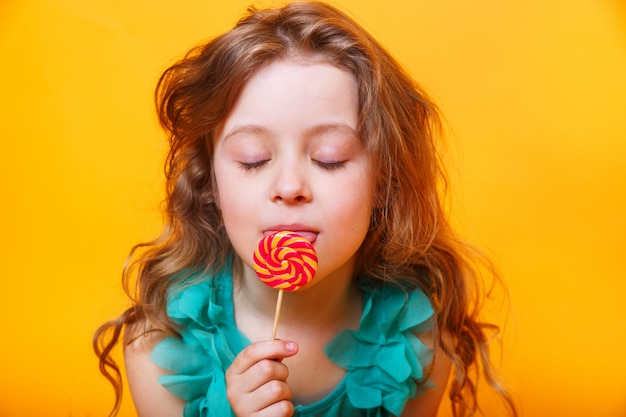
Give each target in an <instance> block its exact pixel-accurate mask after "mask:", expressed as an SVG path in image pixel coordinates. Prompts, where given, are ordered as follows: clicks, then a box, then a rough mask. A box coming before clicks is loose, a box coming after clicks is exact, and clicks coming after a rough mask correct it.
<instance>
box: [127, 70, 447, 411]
mask: <svg viewBox="0 0 626 417" xmlns="http://www.w3.org/2000/svg"><path fill="white" fill-rule="evenodd" d="M357 89H358V85H357V82H356V80H355V78H354V76H353V75H352V74H351V73H350V72H348V71H345V70H343V69H340V68H337V67H335V66H332V65H330V64H327V63H324V62H321V61H319V60H315V59H312V58H291V59H289V60H279V61H275V62H273V63H270V64H269V65H268V66H267V67H265V68H263V69H261V70H260V71H259V72H258V73H257V74H256V75H255V76H254V77H252V78H251V79H250V81H248V83H247V84H246V86H245V87H244V89H243V91H242V93H241V95H240V97H239V99H238V101H237V103H236V105H235V107H234V108H233V110H232V111H231V113H230V114H229V116H228V117H227V119H226V120H225V121H224V123H223V125H222V126H221V129H220V130H219V132H218V134H217V136H216V140H215V143H214V161H213V162H214V169H215V178H216V183H217V188H218V196H219V197H218V204H219V206H220V209H221V212H222V215H223V221H224V226H225V228H226V231H227V233H228V236H229V239H230V240H231V242H232V244H233V247H234V248H235V251H236V253H237V254H238V256H239V258H240V260H241V262H242V268H241V270H242V272H241V276H238V277H236V279H235V282H236V283H237V285H236V288H235V292H234V294H233V299H234V303H235V305H234V307H235V316H236V321H237V327H238V328H239V329H240V330H241V331H242V332H243V333H244V334H245V335H246V336H247V337H248V338H249V339H250V341H251V342H252V344H251V345H250V346H248V347H247V348H245V349H244V350H243V351H242V352H241V353H240V354H239V355H238V356H237V357H236V358H235V360H234V361H233V363H232V365H231V366H230V368H229V369H228V370H227V372H226V385H227V397H228V400H229V402H230V404H231V406H232V408H233V410H234V411H235V414H236V415H237V416H238V417H244V416H246V417H248V416H255V417H263V416H273V417H283V416H291V415H292V413H293V404H294V403H300V404H309V403H312V402H315V401H318V400H320V399H322V398H324V397H325V396H326V395H328V394H329V393H330V392H331V391H332V390H333V389H334V388H335V387H336V386H337V384H339V383H340V381H341V380H342V378H343V377H344V376H345V371H344V370H343V369H341V368H339V367H338V366H336V365H335V364H334V363H332V362H331V361H330V360H328V358H326V356H325V355H324V353H323V348H324V347H325V346H326V345H327V344H328V342H329V341H330V340H331V339H332V338H333V337H335V336H336V335H337V333H338V332H340V331H341V330H343V329H357V328H358V325H359V321H360V317H361V314H362V301H361V294H360V292H359V290H358V289H357V288H356V286H355V284H354V282H353V280H352V277H353V273H354V268H355V257H356V254H357V252H358V250H359V247H360V245H361V243H362V242H363V239H364V238H365V235H366V233H367V230H368V227H369V221H370V214H371V210H372V202H373V195H372V190H373V186H372V185H373V178H372V177H371V175H370V169H369V166H370V165H369V159H368V155H367V152H366V150H365V148H364V145H363V143H362V142H361V140H360V139H359V138H358V136H357V135H356V131H357V123H358V116H357V110H358V99H357V91H358V90H357ZM275 230H291V231H294V232H298V233H300V234H302V235H303V236H304V237H306V238H307V239H309V241H311V242H312V244H313V246H314V247H315V249H316V252H317V255H318V259H319V267H318V272H317V274H316V277H315V280H314V281H313V283H312V284H311V285H309V286H307V287H305V288H304V289H302V290H299V291H296V292H290V293H287V294H285V297H284V301H283V307H282V313H281V319H280V326H279V332H278V339H279V340H268V339H269V338H270V335H271V332H272V327H273V320H274V311H275V301H276V293H277V292H276V290H275V289H272V288H269V287H267V286H266V285H264V284H263V283H262V282H261V281H260V280H259V279H258V278H257V277H256V274H255V272H254V270H253V266H252V253H253V252H254V249H255V247H256V245H257V243H258V241H259V240H260V239H261V238H262V237H263V236H264V235H266V234H268V233H271V232H272V231H275ZM131 334H132V332H131ZM422 336H424V337H423V340H424V342H425V343H427V344H431V341H430V340H428V335H422ZM281 338H284V340H280V339H281ZM159 341H160V336H159V335H158V334H156V335H153V334H151V335H150V336H148V337H146V338H139V339H136V340H135V341H134V342H133V343H131V344H129V345H127V347H126V349H125V359H126V366H127V373H128V380H129V385H130V387H131V392H132V395H133V399H134V401H135V404H136V406H137V411H138V415H140V416H156V417H159V416H175V415H182V407H183V405H184V404H183V403H182V401H180V400H178V399H177V398H175V397H174V396H172V395H171V394H169V393H168V392H167V391H165V390H164V389H163V388H162V387H161V386H160V385H159V384H158V383H157V382H156V378H157V376H158V375H160V374H163V373H165V371H164V370H162V369H160V368H158V367H156V366H155V365H154V364H152V363H151V362H150V361H149V353H150V351H151V348H152V347H153V346H154V344H156V343H158V342H159ZM296 341H297V342H296ZM437 357H438V358H441V359H438V360H437V362H436V365H435V368H434V369H433V370H432V371H433V372H432V376H431V380H432V381H433V382H434V383H435V384H436V385H437V386H438V387H441V388H438V389H432V390H429V391H428V392H427V393H426V394H425V395H424V396H422V397H420V398H418V399H415V400H411V401H409V403H407V407H406V410H405V412H404V413H403V416H414V415H420V416H426V417H428V416H431V417H435V416H436V413H437V409H438V405H439V403H440V401H441V397H442V395H443V393H444V391H445V386H446V382H447V378H448V374H449V372H450V363H449V361H447V360H444V359H443V358H444V357H445V355H437ZM155 393H158V395H155Z"/></svg>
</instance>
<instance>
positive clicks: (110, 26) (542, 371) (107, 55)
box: [0, 0, 626, 417]
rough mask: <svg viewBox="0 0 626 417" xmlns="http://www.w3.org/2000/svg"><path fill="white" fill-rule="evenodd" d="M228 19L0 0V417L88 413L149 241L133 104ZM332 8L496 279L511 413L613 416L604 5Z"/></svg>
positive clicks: (616, 414)
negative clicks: (385, 84)
mask: <svg viewBox="0 0 626 417" xmlns="http://www.w3.org/2000/svg"><path fill="white" fill-rule="evenodd" d="M248 3H249V1H248V0H236V1H228V2H226V1H222V0H220V1H217V0H177V1H175V2H173V1H165V0H161V1H154V0H135V1H125V0H114V1H112V0H89V1H84V0H57V1H55V2H49V1H45V0H39V1H36V0H32V1H29V0H4V1H2V2H0V57H1V58H0V59H1V61H2V64H1V65H0V126H1V130H0V137H1V140H2V146H1V148H0V178H2V184H3V187H2V188H3V189H2V192H1V195H2V204H0V218H1V219H2V231H1V232H0V236H1V240H0V242H1V245H2V246H1V248H0V260H1V262H0V265H1V268H0V274H1V275H0V277H1V280H2V281H1V288H2V289H1V290H0V294H1V300H2V302H0V317H2V319H3V325H2V330H1V331H0V375H1V377H0V416H11V417H16V416H25V417H26V416H49V417H56V416H59V417H61V416H70V415H71V416H87V415H90V416H104V415H105V414H106V412H107V410H108V408H109V406H110V405H111V402H112V398H113V397H112V391H111V389H110V387H109V386H108V384H107V383H106V382H105V380H104V379H103V378H101V377H100V376H99V374H98V371H97V369H96V360H95V357H94V356H93V355H92V353H91V347H90V343H91V336H92V333H93V331H94V329H95V328H96V327H97V326H98V324H100V323H101V322H102V321H104V320H105V319H108V318H110V317H112V316H113V315H115V314H116V313H118V312H119V311H120V310H121V309H122V308H124V307H125V306H126V300H125V298H124V296H123V294H122V291H121V289H120V284H119V275H120V271H121V268H122V264H123V262H124V260H125V257H126V254H127V252H128V250H129V248H130V246H131V245H132V244H134V243H136V242H138V241H140V240H145V239H148V238H150V237H152V236H153V235H154V234H155V233H156V232H157V231H158V230H159V227H160V224H161V223H160V219H159V204H160V200H161V196H162V194H161V188H162V175H161V173H162V168H161V165H162V162H163V158H164V155H163V151H164V146H163V136H162V135H161V133H160V132H159V130H158V129H157V126H156V123H155V117H154V115H153V108H152V101H151V100H152V89H153V87H154V84H155V81H156V79H157V77H158V75H159V73H160V72H161V71H162V70H163V69H164V68H165V67H166V66H167V65H168V64H170V63H172V62H173V60H174V59H175V58H177V57H179V56H180V55H181V54H182V53H183V52H184V51H185V50H186V49H187V48H188V47H190V46H191V45H193V44H195V43H197V42H198V41H200V40H202V39H205V38H207V37H211V36H213V35H215V34H217V33H219V32H222V31H224V30H226V29H227V28H229V27H230V26H231V25H232V24H233V23H234V21H235V20H236V19H237V17H238V16H239V15H240V14H241V13H242V11H243V10H244V8H245V6H247V4H248ZM335 4H338V5H339V6H341V7H343V8H345V9H347V10H349V11H351V12H352V13H353V14H354V15H355V16H356V18H357V19H358V20H359V21H360V22H362V23H363V25H364V26H366V27H367V28H368V29H370V30H371V31H372V32H373V33H374V35H375V36H377V37H378V38H379V39H380V40H381V41H382V42H383V43H384V44H385V45H386V46H387V47H388V48H389V49H390V50H391V51H392V53H393V54H394V55H396V56H397V57H398V58H399V59H400V60H401V61H402V62H403V63H404V64H405V65H406V67H407V68H408V69H409V71H410V72H411V73H412V74H413V75H414V76H415V77H416V78H417V79H418V80H420V81H421V82H422V83H423V84H424V85H425V87H426V88H427V89H428V90H429V91H430V92H432V94H433V96H434V97H435V98H436V100H437V101H438V102H439V104H440V105H441V107H442V109H443V111H444V113H445V115H446V116H447V120H448V122H449V126H450V129H449V130H450V135H449V136H450V139H451V146H452V152H451V154H452V155H451V161H452V179H453V189H454V190H455V192H454V194H453V198H452V205H453V208H454V209H455V210H456V217H455V221H456V222H457V223H458V224H459V226H460V227H462V228H463V229H464V230H465V232H466V233H467V234H468V235H469V237H471V238H472V239H474V240H475V241H477V242H478V243H480V244H482V245H483V246H485V247H486V248H487V249H488V250H489V251H490V252H491V253H493V254H494V256H495V258H496V260H497V262H498V264H499V265H500V266H501V268H502V271H503V272H504V274H505V277H506V280H507V283H508V286H509V289H510V293H511V303H512V306H513V316H512V319H511V320H510V321H509V324H508V326H507V332H506V337H505V361H504V364H503V371H504V374H505V375H506V377H507V378H508V380H509V381H510V382H512V384H513V385H514V387H515V390H516V392H517V394H518V396H519V398H520V402H521V404H522V410H523V412H524V415H526V416H537V417H544V416H545V417H553V416H570V417H576V416H581V417H582V416H585V417H586V416H604V417H623V416H625V415H626V360H625V359H624V353H623V352H624V351H625V348H624V346H625V345H626V325H625V324H624V322H625V319H626V300H625V298H626V273H625V272H624V271H625V268H624V259H626V256H625V253H624V252H625V249H626V243H625V239H626V238H625V236H626V221H625V220H624V218H625V214H626V186H625V179H626V123H625V120H626V117H625V116H626V7H625V6H624V3H623V1H621V0H576V1H573V0H552V1H544V0H528V1H525V2H519V1H517V2H502V1H500V2H499V1H458V0H440V1H431V0H405V1H393V0H392V1H385V2H380V1H375V0H343V1H339V0H337V1H336V2H335ZM498 320H501V322H503V320H504V319H503V318H499V319H498ZM127 399H128V397H127ZM487 409H488V412H489V413H488V414H489V415H498V413H499V412H498V411H495V410H497V408H496V407H495V405H491V403H490V404H489V405H488V407H487ZM441 414H442V415H447V414H448V411H447V410H446V408H444V409H443V410H442V413H441ZM122 415H123V416H132V415H133V412H132V407H131V405H130V402H128V401H127V402H125V405H124V408H123V413H122Z"/></svg>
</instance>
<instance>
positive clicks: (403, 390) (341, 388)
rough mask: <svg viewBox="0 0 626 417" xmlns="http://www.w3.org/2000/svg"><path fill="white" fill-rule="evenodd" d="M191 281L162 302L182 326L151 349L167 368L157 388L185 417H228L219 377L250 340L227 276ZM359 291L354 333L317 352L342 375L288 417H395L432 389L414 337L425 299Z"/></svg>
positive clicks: (393, 291) (426, 308)
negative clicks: (238, 319)
mask: <svg viewBox="0 0 626 417" xmlns="http://www.w3.org/2000/svg"><path fill="white" fill-rule="evenodd" d="M194 278H195V279H194V282H195V283H194V284H191V285H187V286H184V287H181V288H182V289H180V288H179V290H178V291H175V292H172V294H171V296H170V297H169V298H168V303H167V313H168V315H169V316H170V317H171V318H172V320H173V321H174V322H175V323H176V324H178V325H180V326H181V330H180V335H181V338H180V339H179V338H175V337H169V338H166V339H165V340H163V341H162V342H160V343H159V344H157V345H156V347H155V348H154V350H153V352H152V355H151V358H150V359H151V361H152V362H153V363H155V364H156V365H158V366H160V367H162V368H164V369H167V370H169V371H172V374H171V375H164V376H161V377H160V378H159V383H160V384H161V385H163V386H164V387H165V388H166V389H167V390H168V391H170V392H171V393H172V394H174V395H176V396H178V397H180V398H182V399H184V400H185V401H186V404H185V409H184V416H185V417H227V416H233V415H234V414H233V412H232V410H231V408H230V404H229V403H228V400H227V398H226V382H225V378H224V373H225V371H226V369H228V367H229V366H230V364H231V363H232V361H233V359H234V358H235V356H236V355H237V354H238V353H239V352H240V351H241V350H242V349H243V348H244V347H246V346H247V345H249V344H250V341H249V340H248V339H247V338H246V337H245V336H244V335H243V334H242V333H241V332H240V331H239V330H238V329H237V327H236V325H235V316H234V308H233V296H232V294H233V287H232V277H231V273H230V270H225V271H223V272H220V273H218V274H216V275H215V276H213V277H209V276H200V277H194ZM361 291H362V294H363V315H362V317H361V322H360V326H359V330H358V331H353V330H344V331H342V332H340V333H339V334H338V335H337V336H336V337H335V338H334V339H333V340H331V342H330V343H329V344H328V345H327V346H326V348H325V350H324V352H325V354H326V356H328V358H329V359H330V360H332V361H333V362H334V363H336V364H337V365H338V366H340V367H341V368H343V369H345V370H346V371H347V373H346V375H345V377H344V378H343V380H342V381H341V382H340V383H339V385H338V386H337V387H336V388H335V389H334V390H333V391H332V392H331V393H330V394H329V395H328V396H326V397H325V398H323V399H321V400H320V401H317V402H315V403H313V404H307V405H301V404H295V412H294V416H300V417H322V416H324V417H334V416H337V417H340V416H341V417H346V416H349V417H351V416H355V417H356V416H367V417H383V416H392V415H396V416H397V415H400V414H401V413H402V410H403V409H404V406H405V404H406V402H407V400H409V399H410V398H414V397H416V396H418V395H421V393H422V392H423V391H425V390H426V389H428V388H430V387H431V386H430V383H429V381H427V380H426V379H425V377H424V366H426V365H427V364H428V363H429V362H430V360H431V356H432V351H431V349H429V348H427V347H426V346H425V345H424V344H423V343H422V342H421V341H420V340H419V339H418V338H417V337H415V335H414V333H416V332H420V331H425V330H428V329H429V326H430V323H431V321H430V319H431V317H432V314H433V310H432V307H431V304H430V302H429V300H428V298H427V297H426V295H425V294H424V293H423V292H422V291H420V290H411V291H409V292H407V291H404V290H402V289H400V288H398V287H396V286H383V287H377V288H367V287H364V286H362V287H361Z"/></svg>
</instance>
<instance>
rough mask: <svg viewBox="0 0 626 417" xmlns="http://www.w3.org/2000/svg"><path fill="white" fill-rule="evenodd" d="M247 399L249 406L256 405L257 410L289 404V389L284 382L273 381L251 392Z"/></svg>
mask: <svg viewBox="0 0 626 417" xmlns="http://www.w3.org/2000/svg"><path fill="white" fill-rule="evenodd" d="M249 399H250V403H251V404H256V407H255V408H257V410H263V409H266V408H268V407H272V406H273V405H274V404H276V403H280V402H284V401H286V402H289V400H291V389H290V388H289V386H288V385H287V383H286V382H285V381H279V380H276V379H273V380H271V381H268V382H266V383H265V384H263V385H262V386H260V387H259V388H258V389H256V390H255V391H253V392H251V393H250V396H249Z"/></svg>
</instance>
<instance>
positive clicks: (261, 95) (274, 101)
mask: <svg viewBox="0 0 626 417" xmlns="http://www.w3.org/2000/svg"><path fill="white" fill-rule="evenodd" d="M357 115H358V86H357V82H356V79H355V77H354V75H353V74H352V73H351V72H350V71H348V70H346V69H343V68H341V67H337V66H335V65H333V64H330V63H328V62H325V61H323V60H320V59H304V58H301V57H298V58H296V59H291V58H290V59H281V60H275V61H272V62H270V63H269V64H268V65H266V66H264V67H263V68H261V69H260V70H259V71H257V72H256V73H255V74H254V76H252V77H251V78H250V79H249V80H248V82H247V83H246V84H245V85H244V86H243V88H242V90H241V91H240V93H239V95H238V98H237V100H236V102H235V104H234V106H233V108H232V109H231V111H230V112H229V114H228V116H227V117H226V119H225V120H224V123H223V125H222V129H221V130H222V132H225V133H227V132H228V131H229V130H231V129H233V128H234V127H236V126H238V125H242V124H244V125H246V124H251V125H262V126H270V127H271V126H275V127H276V128H280V129H281V130H282V129H289V128H295V127H301V128H309V127H311V126H314V125H316V124H333V123H334V124H346V125H348V126H350V127H351V128H352V129H354V130H356V128H357V125H358V120H357Z"/></svg>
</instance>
